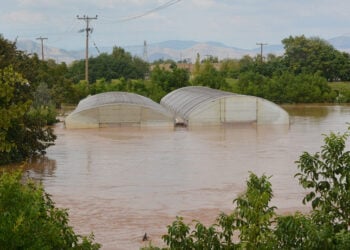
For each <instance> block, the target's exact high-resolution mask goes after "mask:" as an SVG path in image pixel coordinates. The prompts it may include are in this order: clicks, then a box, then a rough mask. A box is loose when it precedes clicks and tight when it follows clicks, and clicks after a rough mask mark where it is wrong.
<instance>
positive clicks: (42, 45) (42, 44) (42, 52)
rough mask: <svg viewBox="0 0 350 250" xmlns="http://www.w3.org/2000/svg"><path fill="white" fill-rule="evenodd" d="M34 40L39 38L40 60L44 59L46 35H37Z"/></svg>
mask: <svg viewBox="0 0 350 250" xmlns="http://www.w3.org/2000/svg"><path fill="white" fill-rule="evenodd" d="M36 40H40V42H41V60H43V61H44V40H47V37H38V38H36Z"/></svg>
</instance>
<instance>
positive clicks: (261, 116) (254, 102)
mask: <svg viewBox="0 0 350 250" xmlns="http://www.w3.org/2000/svg"><path fill="white" fill-rule="evenodd" d="M161 105H162V106H164V107H165V108H167V109H168V110H170V111H171V112H172V113H173V114H174V116H175V117H176V119H177V120H180V121H182V122H184V123H185V124H187V125H195V124H197V125H215V124H222V123H237V122H238V123H239V122H256V123H258V124H289V115H288V113H287V112H286V111H285V110H284V109H282V108H281V107H279V106H278V105H276V104H275V103H273V102H270V101H268V100H265V99H263V98H259V97H255V96H247V95H239V94H234V93H231V92H225V91H221V90H216V89H211V88H208V87H202V86H190V87H184V88H180V89H177V90H174V91H172V92H170V93H169V94H167V95H166V96H164V97H163V98H162V100H161Z"/></svg>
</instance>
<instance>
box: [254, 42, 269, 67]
mask: <svg viewBox="0 0 350 250" xmlns="http://www.w3.org/2000/svg"><path fill="white" fill-rule="evenodd" d="M256 45H260V60H261V63H262V62H263V46H264V45H267V43H256Z"/></svg>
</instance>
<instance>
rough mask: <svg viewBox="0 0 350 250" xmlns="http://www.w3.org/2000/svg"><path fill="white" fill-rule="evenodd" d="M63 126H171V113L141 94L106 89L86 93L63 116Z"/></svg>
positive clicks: (172, 123) (172, 121) (172, 122)
mask: <svg viewBox="0 0 350 250" xmlns="http://www.w3.org/2000/svg"><path fill="white" fill-rule="evenodd" d="M65 126H66V128H99V127H111V126H146V127H147V126H170V127H173V126H174V120H173V115H172V114H171V113H170V112H169V111H168V110H166V109H165V108H163V107H162V106H161V105H160V104H158V103H156V102H154V101H152V100H151V99H149V98H146V97H144V96H141V95H137V94H133V93H126V92H106V93H101V94H97V95H93V96H88V97H86V98H85V99H83V100H81V101H80V102H79V104H78V106H77V107H76V109H75V110H74V111H73V112H72V113H71V114H69V115H68V116H67V117H66V119H65Z"/></svg>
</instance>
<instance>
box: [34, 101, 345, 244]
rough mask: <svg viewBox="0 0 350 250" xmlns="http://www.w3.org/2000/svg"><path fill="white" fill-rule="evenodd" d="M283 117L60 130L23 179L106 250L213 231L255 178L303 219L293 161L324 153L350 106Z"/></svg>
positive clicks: (275, 201) (296, 109)
mask: <svg viewBox="0 0 350 250" xmlns="http://www.w3.org/2000/svg"><path fill="white" fill-rule="evenodd" d="M286 109H287V111H288V112H289V113H290V114H291V120H292V123H291V125H290V126H287V127H284V126H282V127H281V126H252V125H234V126H227V127H211V128H197V129H192V130H190V131H188V130H186V129H184V128H180V129H175V130H173V129H171V130H169V129H155V128H154V129H140V128H104V129H87V130H65V129H64V128H63V126H62V124H59V125H58V126H57V127H56V128H55V132H56V134H57V136H58V139H57V141H56V145H55V146H53V147H51V148H49V150H48V154H47V157H48V158H44V159H42V160H39V161H35V162H33V163H31V164H29V165H28V166H27V170H28V171H29V172H30V174H31V175H32V176H34V177H35V178H37V179H40V180H42V182H43V184H44V186H45V189H46V191H47V192H48V193H50V194H52V195H53V198H54V200H55V201H56V203H57V204H58V206H61V207H67V208H69V213H70V218H71V223H72V224H73V225H74V227H75V229H76V230H77V231H78V232H79V233H81V234H89V233H90V232H91V231H93V232H94V233H95V235H96V239H97V241H98V242H101V243H102V244H103V249H138V248H139V247H140V246H143V244H144V243H142V236H143V234H144V233H145V232H147V234H148V235H149V236H150V237H151V238H152V241H153V242H154V243H156V244H159V243H160V242H161V240H160V235H162V234H164V233H165V232H166V225H168V224H170V223H171V222H172V221H173V220H174V218H175V216H176V215H181V216H184V217H185V219H186V220H187V221H190V220H192V219H199V220H201V221H203V222H204V223H213V222H214V219H215V217H216V216H217V215H218V214H219V212H220V211H226V212H228V211H230V210H231V209H232V201H233V199H234V198H235V197H237V195H238V194H239V193H241V192H243V191H244V188H245V181H246V179H247V177H248V175H249V171H252V172H254V173H256V174H258V175H261V174H266V175H268V176H272V177H271V182H272V185H273V190H274V199H273V201H272V205H276V206H277V207H278V208H279V212H281V213H285V212H288V211H294V210H296V209H301V210H303V211H305V209H306V208H304V207H303V206H302V203H301V200H302V197H303V190H302V189H301V188H300V187H299V185H298V183H297V180H296V179H295V178H294V177H293V176H294V174H295V173H296V171H297V169H296V165H295V163H294V162H295V161H296V160H297V159H298V157H299V156H300V155H301V153H302V152H303V151H308V152H316V151H319V150H320V146H321V145H322V143H323V137H322V136H321V134H327V133H329V131H331V130H332V131H340V132H342V131H344V130H345V129H346V127H347V126H346V122H348V121H350V107H347V106H320V107H318V108H317V107H316V106H312V107H311V108H309V107H308V106H302V107H301V106H290V107H288V108H286ZM301 110H304V111H301ZM305 110H307V111H305ZM49 159H50V160H49Z"/></svg>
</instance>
